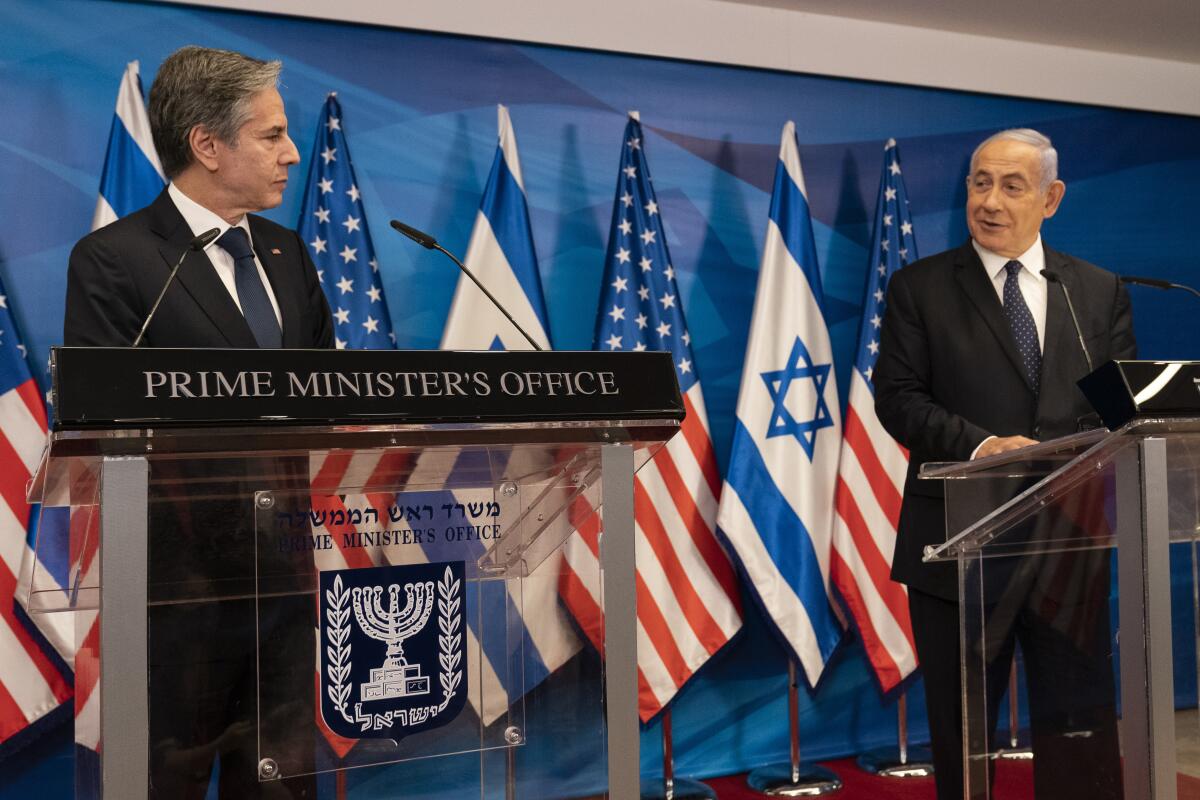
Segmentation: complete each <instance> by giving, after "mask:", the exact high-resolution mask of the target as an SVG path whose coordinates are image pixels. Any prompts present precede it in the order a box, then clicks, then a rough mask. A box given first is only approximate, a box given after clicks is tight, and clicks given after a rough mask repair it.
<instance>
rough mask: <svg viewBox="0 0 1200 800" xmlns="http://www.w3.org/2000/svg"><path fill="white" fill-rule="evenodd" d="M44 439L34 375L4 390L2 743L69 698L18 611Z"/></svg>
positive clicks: (0, 427)
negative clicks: (28, 494) (30, 494)
mask: <svg viewBox="0 0 1200 800" xmlns="http://www.w3.org/2000/svg"><path fill="white" fill-rule="evenodd" d="M45 443H46V412H45V409H44V408H43V406H42V399H41V394H40V392H39V391H38V388H37V385H36V384H35V383H34V381H33V380H32V379H30V380H27V381H25V382H24V383H22V384H21V385H19V386H17V387H16V388H15V389H10V390H9V391H7V392H5V393H4V394H2V395H0V499H2V502H0V665H3V667H2V668H0V743H3V742H5V741H7V740H8V739H9V738H11V737H12V736H14V735H16V734H18V733H20V732H21V731H23V730H24V729H25V728H27V727H28V726H29V725H31V724H32V723H34V722H35V721H37V720H38V719H40V718H41V717H43V716H45V715H46V714H48V713H49V712H51V711H53V710H54V709H55V708H57V707H58V706H59V704H61V703H63V702H65V701H67V700H69V699H70V697H71V687H70V685H69V684H68V681H67V679H66V677H65V676H64V675H63V674H62V672H61V671H60V670H59V668H58V667H57V666H56V665H55V663H54V662H53V661H52V660H51V659H50V658H48V657H47V656H46V654H45V653H44V652H43V651H42V648H41V646H40V645H39V643H38V642H37V640H36V639H35V638H34V637H33V636H32V635H31V634H30V632H29V631H28V630H27V629H26V628H25V626H24V624H23V623H22V622H21V621H20V620H19V619H18V618H17V616H16V599H15V598H16V594H17V580H18V578H17V576H18V575H20V574H21V561H22V559H23V558H24V555H25V537H26V533H27V526H28V524H29V511H30V509H29V504H28V503H26V502H25V485H26V483H27V482H28V481H29V479H30V477H32V475H33V473H34V472H35V471H36V470H37V466H38V460H39V459H40V458H41V454H42V449H43V447H44V445H45Z"/></svg>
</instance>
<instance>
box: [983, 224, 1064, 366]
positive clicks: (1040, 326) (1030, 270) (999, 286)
mask: <svg viewBox="0 0 1200 800" xmlns="http://www.w3.org/2000/svg"><path fill="white" fill-rule="evenodd" d="M971 246H972V247H974V248H975V252H976V253H978V254H979V260H980V261H982V262H983V268H984V270H985V271H986V272H987V274H988V277H989V278H991V280H992V286H993V287H995V289H996V296H997V297H998V298H1000V305H1004V281H1006V280H1007V279H1008V272H1006V271H1005V269H1004V265H1005V264H1007V263H1008V262H1009V261H1020V262H1021V267H1022V269H1021V271H1020V272H1018V273H1017V288H1019V289H1020V290H1021V296H1022V297H1024V298H1025V305H1027V306H1029V313H1030V314H1032V315H1033V324H1034V325H1036V326H1037V333H1038V348H1039V349H1041V350H1042V351H1043V352H1044V351H1045V350H1046V292H1047V291H1048V283H1047V281H1046V278H1045V276H1044V275H1042V270H1043V269H1045V267H1046V251H1045V249H1044V248H1043V247H1042V236H1041V234H1038V237H1037V239H1036V240H1035V241H1034V243H1033V246H1031V247H1030V248H1029V249H1028V250H1026V251H1025V252H1024V253H1022V254H1021V255H1019V256H1017V257H1016V258H1015V259H1012V258H1008V257H1006V256H1002V255H999V254H997V253H993V252H992V251H991V250H987V249H985V248H983V247H981V246H980V245H979V242H976V241H975V240H974V239H972V240H971Z"/></svg>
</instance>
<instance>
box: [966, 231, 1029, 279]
mask: <svg viewBox="0 0 1200 800" xmlns="http://www.w3.org/2000/svg"><path fill="white" fill-rule="evenodd" d="M971 246H972V247H974V248H975V252H976V253H978V254H979V260H980V261H982V262H983V269H984V271H985V272H987V275H988V277H989V278H991V279H992V281H993V282H994V281H996V280H997V279H998V278H999V277H1000V273H1001V272H1003V271H1004V265H1005V264H1007V263H1008V262H1009V261H1020V262H1021V266H1023V267H1024V268H1025V269H1026V270H1028V272H1029V274H1030V275H1032V276H1033V277H1034V278H1036V279H1037V280H1039V281H1043V282H1044V281H1045V280H1046V278H1045V276H1043V275H1042V269H1043V268H1044V267H1045V266H1046V251H1045V249H1044V248H1043V247H1042V235H1041V234H1040V233H1039V234H1038V236H1037V238H1036V239H1034V240H1033V244H1032V245H1030V246H1029V249H1028V250H1026V251H1025V252H1024V253H1021V255H1019V256H1017V257H1016V258H1008V257H1007V256H1002V255H1000V254H999V253H993V252H992V251H991V250H988V249H987V248H986V247H984V246H983V245H981V244H980V243H979V242H977V241H975V240H974V239H972V240H971Z"/></svg>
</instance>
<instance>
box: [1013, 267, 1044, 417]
mask: <svg viewBox="0 0 1200 800" xmlns="http://www.w3.org/2000/svg"><path fill="white" fill-rule="evenodd" d="M1004 269H1005V270H1006V271H1007V272H1008V277H1007V278H1005V279H1004V316H1005V317H1007V318H1008V324H1009V326H1010V327H1011V328H1012V334H1013V339H1015V340H1016V342H1017V350H1018V351H1020V353H1021V363H1022V364H1023V365H1024V366H1025V375H1026V377H1028V378H1029V385H1030V386H1032V387H1033V393H1034V394H1037V393H1038V388H1039V387H1038V384H1039V383H1040V382H1041V377H1042V347H1041V345H1040V344H1038V332H1037V326H1036V325H1035V324H1034V322H1033V314H1032V313H1030V311H1029V306H1027V305H1025V296H1024V295H1022V294H1021V287H1020V286H1018V285H1017V276H1018V275H1019V274H1020V272H1021V262H1020V261H1010V262H1008V263H1007V264H1005V265H1004Z"/></svg>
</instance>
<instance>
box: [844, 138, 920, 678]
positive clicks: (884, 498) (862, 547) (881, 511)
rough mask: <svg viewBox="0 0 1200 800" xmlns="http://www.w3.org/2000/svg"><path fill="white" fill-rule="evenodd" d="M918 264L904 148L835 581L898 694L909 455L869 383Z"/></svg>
mask: <svg viewBox="0 0 1200 800" xmlns="http://www.w3.org/2000/svg"><path fill="white" fill-rule="evenodd" d="M916 260H917V243H916V239H914V238H913V226H912V216H911V215H910V213H909V210H908V192H907V191H905V188H904V178H903V176H902V174H901V170H900V151H899V149H898V148H897V147H896V140H895V139H889V140H888V142H887V144H886V145H885V146H884V156H883V176H882V177H881V178H880V181H879V199H878V200H877V201H876V206H875V235H874V237H873V238H872V243H871V251H870V267H871V269H870V273H869V274H868V277H867V296H866V303H865V305H864V308H863V318H862V325H861V327H860V332H859V336H858V358H857V360H856V361H855V362H854V372H853V373H851V376H850V399H849V404H848V406H847V408H846V416H845V419H844V421H843V439H842V455H841V460H840V462H839V465H838V481H837V495H836V500H835V505H836V508H837V518H836V519H835V520H834V530H833V546H832V548H831V552H830V563H829V570H830V578H831V580H832V581H833V584H834V586H835V587H836V588H837V591H838V593H839V594H840V595H841V597H842V600H843V601H844V602H845V604H846V607H847V608H848V610H849V611H850V615H851V617H852V618H853V620H854V624H855V626H856V627H857V628H858V632H859V635H860V636H861V637H862V641H863V647H864V649H865V650H866V653H867V659H868V660H869V661H870V662H871V667H872V669H873V670H874V671H875V676H876V678H878V680H879V685H880V687H881V688H882V689H883V690H884V691H885V692H887V691H890V690H892V689H894V688H895V687H896V686H898V685H899V684H900V682H901V681H903V680H904V679H905V678H906V677H908V675H909V674H911V673H912V671H913V670H915V669H916V668H917V655H916V646H915V645H914V643H913V634H912V622H911V621H910V620H909V616H908V591H907V589H905V587H904V586H903V585H902V584H899V583H896V582H895V581H893V580H892V579H891V569H892V551H893V550H894V549H895V546H896V526H897V525H898V524H899V521H900V498H901V495H902V493H903V491H904V477H905V474H906V473H907V471H908V451H907V450H905V449H904V448H903V447H901V446H900V445H899V444H897V443H896V441H895V440H894V439H893V438H892V437H891V436H889V435H888V433H887V432H886V431H884V429H883V426H882V425H880V424H879V419H878V418H877V417H876V416H875V385H874V383H872V380H871V374H872V371H873V370H874V367H875V359H876V357H877V356H878V354H879V328H880V325H881V324H882V320H883V311H884V297H885V296H886V294H887V282H888V280H889V279H890V278H891V277H892V274H893V273H894V272H895V271H896V270H898V269H900V267H902V266H904V265H905V264H909V263H911V262H913V261H916Z"/></svg>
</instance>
